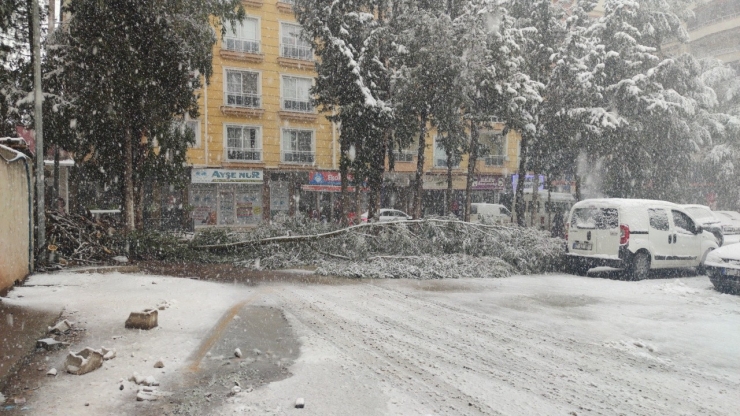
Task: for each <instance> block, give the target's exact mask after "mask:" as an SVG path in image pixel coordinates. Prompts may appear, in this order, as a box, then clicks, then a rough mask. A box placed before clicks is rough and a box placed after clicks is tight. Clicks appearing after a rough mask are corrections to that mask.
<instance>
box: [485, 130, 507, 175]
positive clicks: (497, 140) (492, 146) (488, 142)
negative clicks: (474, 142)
mask: <svg viewBox="0 0 740 416" xmlns="http://www.w3.org/2000/svg"><path fill="white" fill-rule="evenodd" d="M480 142H481V144H482V145H483V146H484V147H485V148H487V149H488V153H487V154H486V155H485V156H484V157H483V161H484V162H485V164H486V166H503V165H504V163H506V137H505V136H502V135H501V132H500V131H496V130H481V132H480Z"/></svg>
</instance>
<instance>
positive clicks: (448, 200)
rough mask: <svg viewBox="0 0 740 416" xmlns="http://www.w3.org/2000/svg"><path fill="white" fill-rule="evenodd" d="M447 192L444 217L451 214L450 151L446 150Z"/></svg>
mask: <svg viewBox="0 0 740 416" xmlns="http://www.w3.org/2000/svg"><path fill="white" fill-rule="evenodd" d="M445 153H447V190H446V191H445V210H444V215H445V216H447V215H450V212H452V150H450V149H447V150H446V152H445Z"/></svg>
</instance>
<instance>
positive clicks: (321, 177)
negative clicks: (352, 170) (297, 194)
mask: <svg viewBox="0 0 740 416" xmlns="http://www.w3.org/2000/svg"><path fill="white" fill-rule="evenodd" d="M354 179H355V178H354V176H353V175H352V174H349V175H347V180H348V181H349V182H350V183H352V181H353V180H354ZM308 184H309V185H320V186H342V174H341V173H339V172H333V171H330V170H314V171H311V172H309V173H308Z"/></svg>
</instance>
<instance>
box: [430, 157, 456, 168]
mask: <svg viewBox="0 0 740 416" xmlns="http://www.w3.org/2000/svg"><path fill="white" fill-rule="evenodd" d="M434 167H436V168H446V167H447V158H436V159H434ZM459 167H460V162H456V161H453V162H452V168H453V169H456V168H459Z"/></svg>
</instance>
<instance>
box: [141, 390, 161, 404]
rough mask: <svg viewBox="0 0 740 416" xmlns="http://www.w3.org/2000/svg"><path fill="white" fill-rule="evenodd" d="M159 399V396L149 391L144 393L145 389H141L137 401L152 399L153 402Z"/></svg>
mask: <svg viewBox="0 0 740 416" xmlns="http://www.w3.org/2000/svg"><path fill="white" fill-rule="evenodd" d="M155 400H157V396H155V395H153V394H149V393H144V392H143V391H140V392H138V393H136V401H137V402H143V401H150V402H153V401H155Z"/></svg>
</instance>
